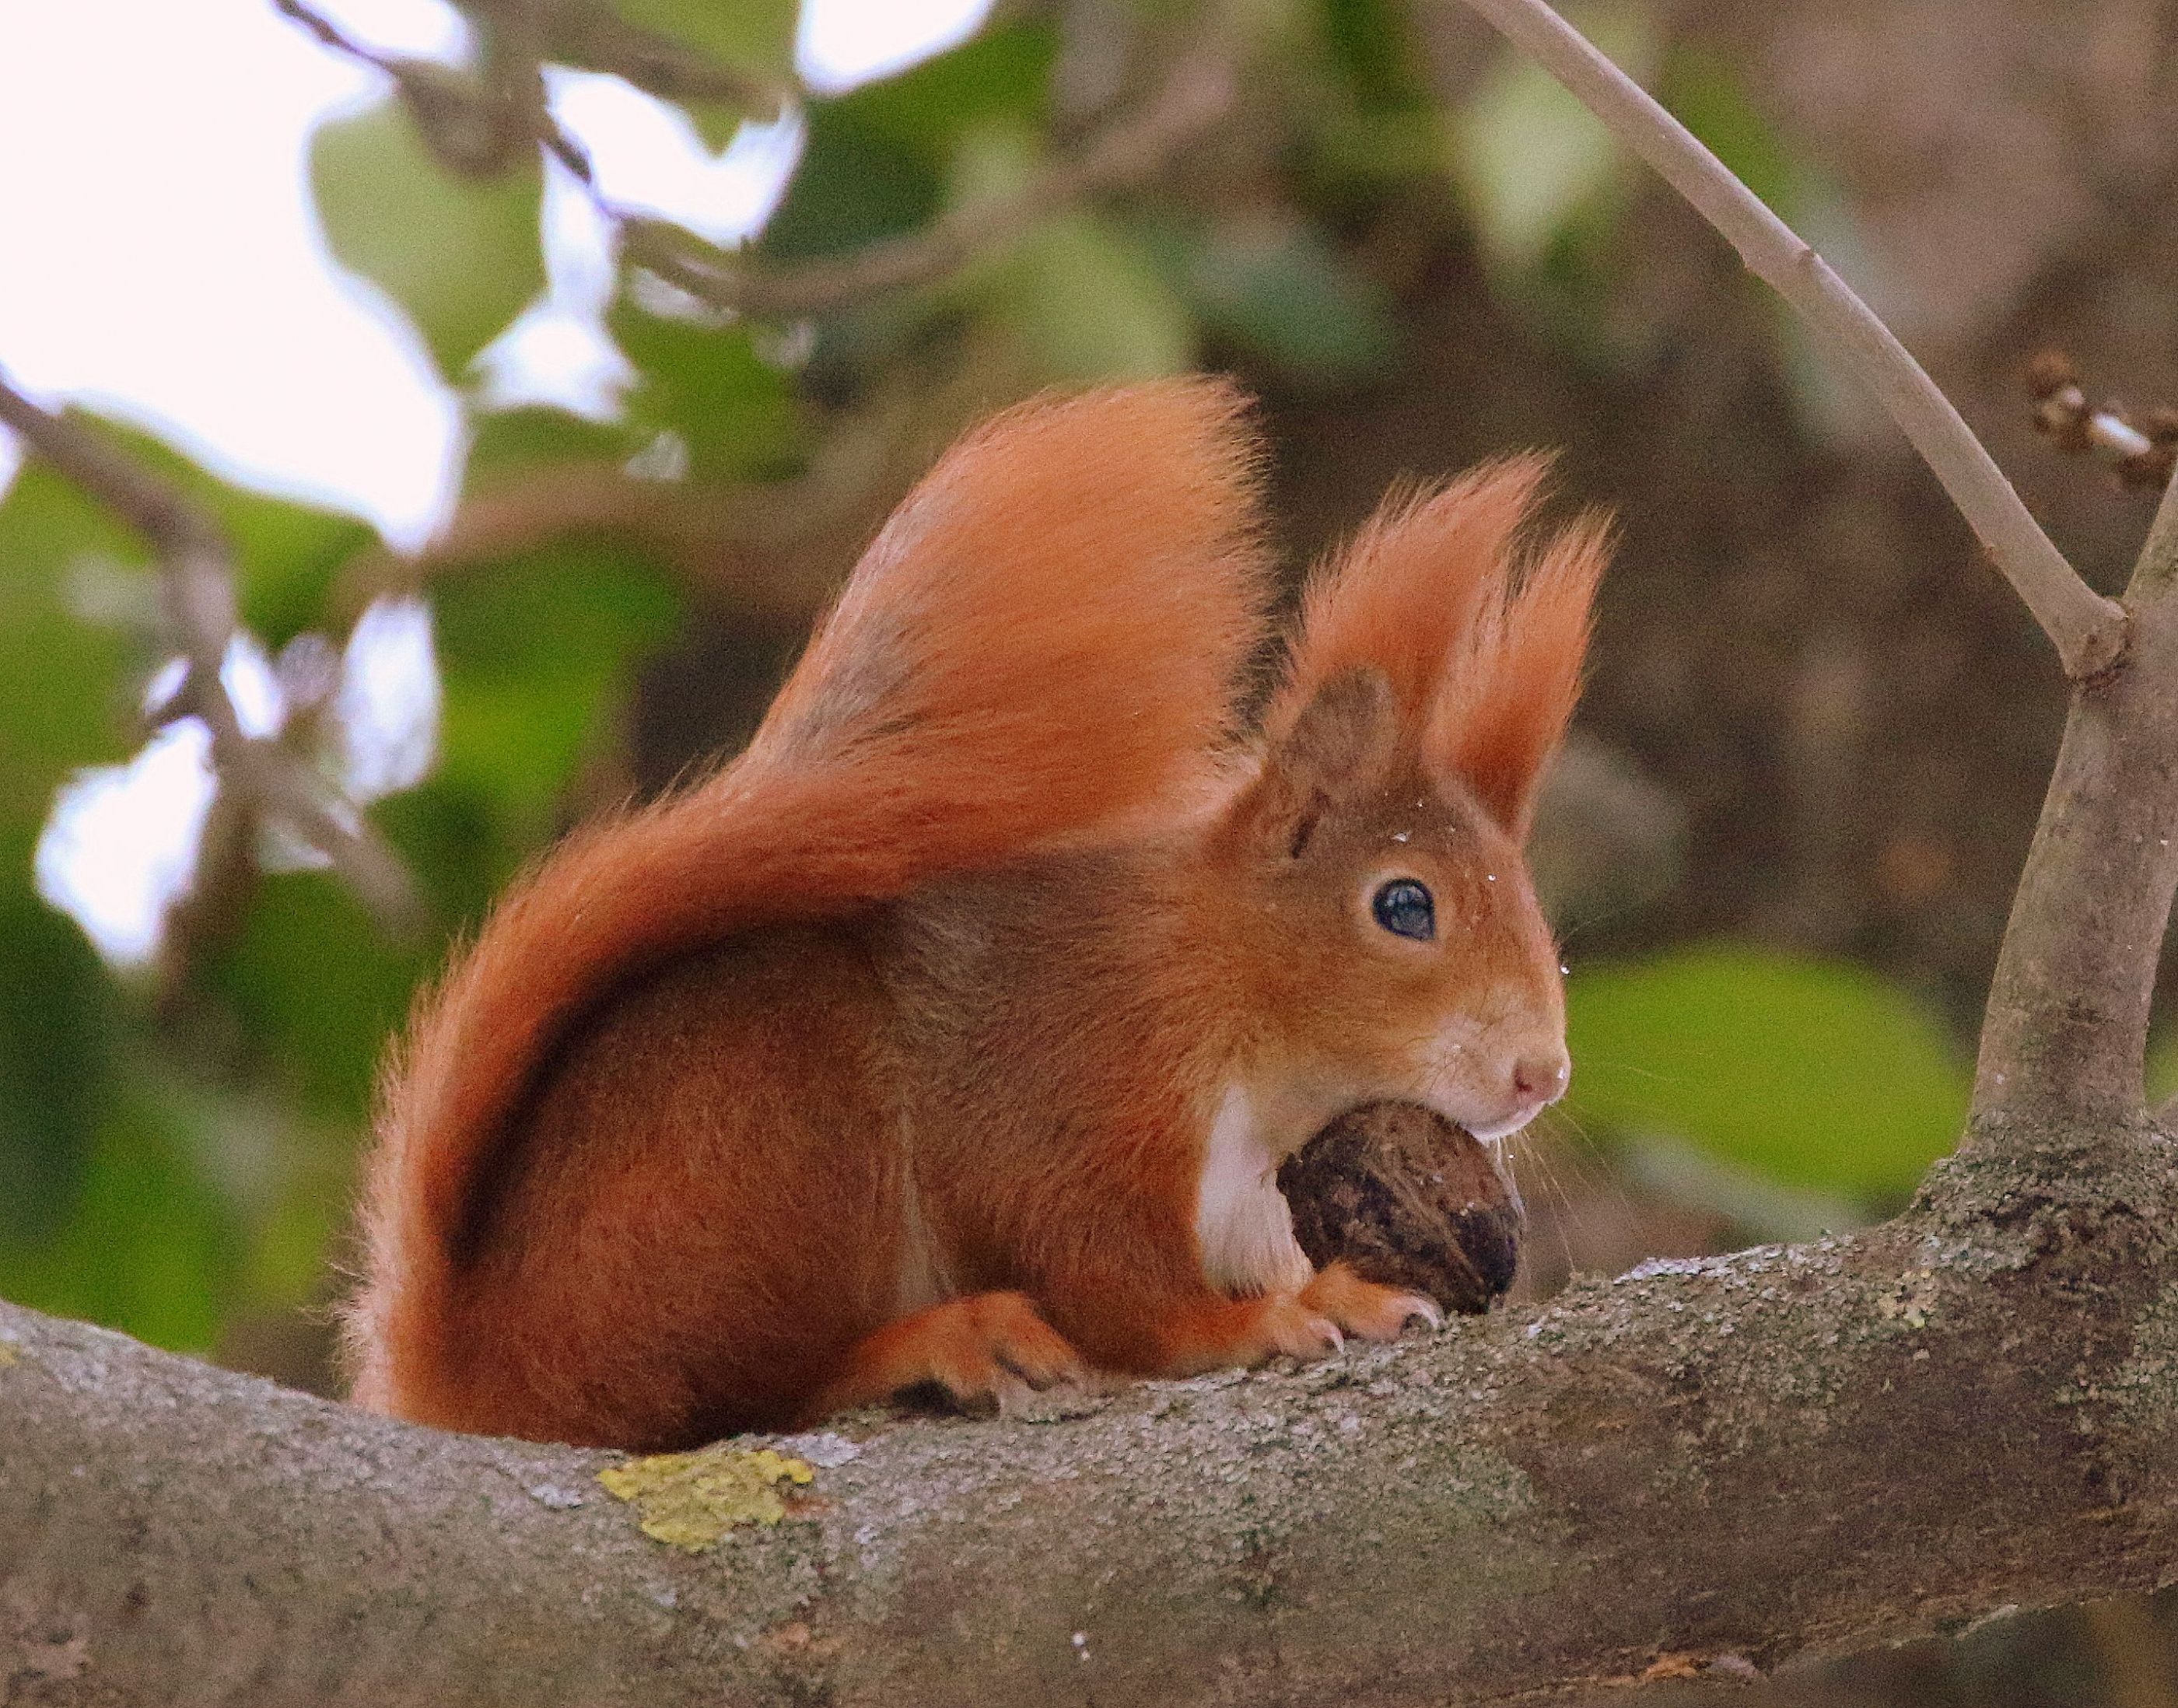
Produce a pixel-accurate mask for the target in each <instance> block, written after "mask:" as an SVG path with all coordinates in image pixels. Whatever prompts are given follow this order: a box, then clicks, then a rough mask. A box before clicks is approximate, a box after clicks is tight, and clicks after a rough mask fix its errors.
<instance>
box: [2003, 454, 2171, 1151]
mask: <svg viewBox="0 0 2178 1708" xmlns="http://www.w3.org/2000/svg"><path fill="white" fill-rule="evenodd" d="M2174 590H2178V481H2174V483H2173V484H2172V485H2170V486H2169V487H2167V488H2165V490H2164V495H2163V500H2162V502H2161V504H2160V506H2159V507H2158V509H2157V511H2156V513H2155V521H2154V523H2153V526H2152V527H2151V528H2150V529H2149V531H2148V541H2147V544H2146V545H2144V546H2143V547H2142V550H2141V554H2140V560H2139V562H2138V565H2137V567H2136V568H2135V569H2134V572H2133V575H2132V580H2131V584H2130V585H2129V586H2128V587H2127V588H2126V595H2125V605H2126V610H2128V611H2129V612H2130V621H2131V645H2130V648H2129V649H2128V651H2127V653H2126V658H2125V660H2124V663H2123V665H2122V667H2121V668H2119V669H2115V670H2111V671H2105V672H2104V673H2103V674H2102V675H2101V676H2097V677H2095V678H2093V679H2092V680H2090V681H2088V682H2082V683H2077V684H2075V686H2074V689H2073V694H2072V707H2071V714H2070V715H2069V716H2068V717H2067V718H2066V721H2065V738H2064V741H2063V743H2062V744H2061V745H2060V747H2059V749H2058V753H2057V763H2056V766H2055V770H2054V772H2053V774H2052V775H2051V777H2050V780H2049V794H2048V796H2047V797H2046V798H2045V799H2044V803H2043V808H2042V816H2041V819H2040V821H2039V823H2038V824H2037V825H2036V827H2035V832H2034V841H2033V846H2032V847H2031V848H2030V849H2029V850H2028V856H2027V865H2026V868H2025V870H2024V871H2023V872H2022V873H2021V876H2020V880H2019V892H2018V894H2017V896H2016V897H2015V898H2014V900H2013V902H2012V909H2011V922H2010V924H2009V925H2008V926H2007V927H2006V930H2005V934H2004V945H2003V948H2002V950H2000V953H1999V955H1998V956H1997V964H1996V974H1995V979H1994V981H1993V982H1992V983H1991V985H1990V988H1989V1012H1988V1015H1987V1017H1986V1019H1985V1020H1984V1023H1983V1027H1982V1040H1981V1052H1980V1057H1979V1060H1978V1065H1977V1068H1976V1072H1975V1081H1974V1109H1975V1114H1976V1118H1977V1119H1976V1125H1977V1134H1978V1142H1979V1143H1980V1144H1983V1145H1990V1144H1999V1143H2014V1142H2017V1141H2014V1140H2012V1139H2008V1138H2006V1137H2004V1136H2003V1135H2004V1134H2006V1132H2008V1131H2016V1132H2018V1133H2031V1132H2033V1131H2036V1130H2039V1129H2042V1128H2046V1127H2049V1126H2050V1125H2082V1124H2083V1125H2085V1126H2087V1127H2088V1128H2090V1129H2097V1128H2103V1127H2107V1126H2110V1125H2126V1124H2131V1123H2136V1122H2138V1121H2140V1120H2143V1119H2144V1118H2145V1111H2144V1109H2143V1105H2142V1095H2143V1093H2142V1062H2143V1059H2144V1058H2145V1056H2146V1054H2147V1048H2148V1021H2149V1018H2150V1011H2151V1009H2152V1007H2153V1002H2154V995H2155V981H2156V973H2157V971H2158V969H2159V966H2160V964H2161V960H2162V945H2163V939H2164V933H2165V931H2166V930H2167V929H2168V928H2169V924H2170V908H2171V902H2172V898H2173V896H2174V895H2178V694H2174V692H2173V691H2174V688H2178V594H2174Z"/></svg>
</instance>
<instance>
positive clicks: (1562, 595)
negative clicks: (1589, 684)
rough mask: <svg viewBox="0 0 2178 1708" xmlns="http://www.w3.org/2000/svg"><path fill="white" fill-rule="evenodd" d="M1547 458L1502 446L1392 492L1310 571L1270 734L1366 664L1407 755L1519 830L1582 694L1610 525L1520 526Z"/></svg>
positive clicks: (1519, 833) (1594, 521)
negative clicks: (1379, 680) (1423, 483)
mask: <svg viewBox="0 0 2178 1708" xmlns="http://www.w3.org/2000/svg"><path fill="white" fill-rule="evenodd" d="M1548 468H1549V461H1548V459H1547V458H1546V457H1540V456H1524V457H1508V458H1505V459H1504V460H1503V461H1502V462H1497V463H1486V464H1484V465H1483V466H1482V467H1481V468H1476V469H1474V470H1471V471H1470V472H1469V473H1468V474H1463V475H1462V476H1460V477H1459V478H1458V479H1457V480H1454V481H1453V482H1452V483H1451V484H1449V485H1447V486H1446V487H1444V488H1443V489H1442V490H1441V491H1437V492H1435V493H1425V494H1423V495H1420V496H1415V495H1407V496H1404V497H1401V498H1396V499H1393V500H1392V501H1387V503H1386V504H1385V506H1384V507H1383V508H1382V510H1380V511H1379V512H1377V513H1376V516H1375V517H1374V518H1372V519H1371V521H1370V522H1369V523H1368V524H1367V525H1366V526H1365V527H1364V528H1362V529H1361V531H1360V533H1359V534H1356V535H1354V539H1353V540H1352V542H1351V543H1350V544H1349V545H1348V546H1347V547H1346V549H1345V550H1343V551H1342V552H1341V553H1339V554H1338V557H1337V558H1336V559H1334V560H1333V561H1332V562H1331V563H1330V564H1329V565H1328V566H1327V567H1325V568H1324V569H1323V570H1322V571H1321V572H1318V573H1317V575H1316V577H1315V578H1314V579H1313V580H1312V581H1311V583H1310V586H1309V590H1308V595H1307V599H1306V600H1305V603H1304V605H1303V607H1302V616H1301V624H1300V632H1299V633H1298V635H1297V636H1296V637H1295V638H1294V643H1293V648H1292V655H1291V659H1290V660H1289V664H1288V666H1287V671H1286V681H1285V685H1284V687H1282V688H1281V689H1280V690H1279V692H1278V694H1277V695H1276V696H1275V697H1274V698H1272V702H1271V704H1270V707H1269V709H1268V710H1267V712H1266V714H1264V724H1265V727H1266V728H1267V730H1268V731H1270V734H1271V736H1272V739H1273V741H1275V740H1277V739H1278V738H1279V737H1280V736H1281V735H1282V734H1283V732H1285V731H1289V730H1291V729H1294V727H1295V720H1297V719H1298V718H1300V716H1302V715H1303V708H1305V707H1307V706H1309V705H1311V703H1313V699H1314V697H1315V696H1316V694H1317V693H1318V692H1319V691H1320V690H1322V688H1323V687H1325V686H1326V685H1327V684H1328V683H1329V682H1332V681H1333V680H1334V679H1336V678H1337V677H1338V675H1339V673H1340V672H1342V671H1352V670H1353V669H1354V668H1355V667H1356V666H1360V665H1370V666H1373V667H1374V668H1375V669H1376V671H1379V672H1380V673H1381V674H1382V676H1383V678H1384V680H1385V681H1386V682H1387V684H1388V685H1389V689H1390V693H1391V695H1392V699H1393V705H1394V707H1395V709H1396V710H1397V714H1398V726H1399V730H1400V731H1401V733H1402V734H1403V735H1404V738H1405V739H1406V740H1407V741H1408V742H1410V743H1411V744H1412V746H1413V749H1414V751H1415V757H1416V758H1419V759H1420V762H1421V763H1422V764H1424V765H1426V767H1427V768H1428V769H1430V770H1431V771H1432V772H1434V773H1435V774H1436V775H1438V776H1440V777H1442V778H1443V779H1445V780H1447V781H1457V782H1460V783H1464V784H1465V785H1466V786H1468V787H1469V789H1471V790H1472V791H1474V793H1475V797H1476V798H1477V799H1478V800H1479V801H1480V803H1481V805H1482V806H1483V807H1484V809H1485V810H1486V811H1487V812H1488V813H1490V814H1491V817H1492V818H1495V819H1496V820H1497V822H1498V823H1499V824H1501V825H1502V826H1503V827H1504V828H1505V829H1507V830H1508V832H1510V833H1511V834H1512V835H1514V836H1516V837H1524V836H1525V835H1527V832H1528V826H1529V821H1530V818H1532V817H1533V816H1534V812H1535V789H1536V786H1537V784H1538V782H1539V781H1540V778H1541V775H1542V772H1543V769H1544V767H1545V766H1546V764H1548V763H1549V761H1550V758H1551V754H1552V753H1554V752H1555V751H1556V750H1557V745H1558V742H1559V741H1560V740H1561V739H1562V737H1563V736H1564V734H1565V727H1566V722H1567V720H1568V719H1569V718H1570V717H1571V716H1572V715H1573V702H1574V701H1575V700H1576V699H1577V698H1579V693H1580V671H1581V661H1582V659H1583V657H1584V654H1585V653H1586V650H1587V646H1588V622H1589V607H1590V604H1591V603H1592V601H1593V599H1594V597H1595V583H1596V578H1597V577H1598V576H1599V575H1600V574H1601V572H1602V569H1603V564H1604V561H1605V559H1606V556H1608V553H1609V540H1610V528H1609V527H1608V526H1607V524H1606V523H1605V522H1604V521H1603V520H1602V519H1601V517H1596V516H1592V515H1591V516H1586V517H1581V518H1579V520H1577V521H1575V522H1574V523H1573V524H1572V525H1570V526H1569V527H1567V528H1563V529H1562V530H1560V531H1558V532H1557V533H1555V534H1548V535H1545V536H1542V537H1540V539H1538V537H1537V536H1536V535H1535V534H1531V533H1529V532H1527V526H1526V525H1527V523H1528V517H1529V513H1530V510H1531V509H1532V508H1533V506H1534V504H1535V496H1536V493H1537V490H1538V489H1539V488H1540V485H1541V484H1542V480H1543V477H1544V475H1545V474H1546V472H1547V471H1548Z"/></svg>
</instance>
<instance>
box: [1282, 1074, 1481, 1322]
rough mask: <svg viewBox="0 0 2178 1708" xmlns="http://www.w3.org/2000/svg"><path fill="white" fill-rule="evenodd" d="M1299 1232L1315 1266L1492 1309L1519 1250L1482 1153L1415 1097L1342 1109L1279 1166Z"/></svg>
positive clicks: (1452, 1306)
mask: <svg viewBox="0 0 2178 1708" xmlns="http://www.w3.org/2000/svg"><path fill="white" fill-rule="evenodd" d="M1278 1190H1279V1191H1281V1192H1283V1193H1284V1194H1285V1198H1286V1202H1287V1204H1288V1206H1289V1207H1290V1208H1291V1209H1292V1211H1293V1221H1294V1237H1295V1238H1297V1239H1298V1240H1300V1248H1301V1250H1302V1251H1305V1252H1306V1253H1307V1254H1308V1257H1309V1261H1310V1262H1312V1263H1314V1264H1315V1265H1316V1267H1318V1268H1322V1267H1323V1266H1324V1265H1326V1264H1327V1263H1329V1262H1333V1261H1334V1260H1335V1259H1338V1258H1342V1257H1343V1258H1344V1259H1345V1260H1346V1262H1348V1263H1349V1264H1351V1265H1352V1266H1353V1267H1354V1272H1355V1273H1357V1274H1359V1275H1360V1277H1361V1278H1363V1279H1364V1280H1365V1281H1375V1282H1378V1283H1380V1284H1382V1285H1384V1286H1387V1287H1398V1288H1402V1289H1407V1290H1409V1291H1411V1292H1415V1293H1426V1294H1427V1295H1429V1296H1430V1297H1431V1298H1432V1299H1434V1300H1436V1302H1437V1303H1438V1304H1439V1305H1440V1306H1442V1307H1443V1308H1444V1309H1445V1310H1447V1311H1467V1312H1470V1313H1471V1312H1478V1311H1487V1310H1488V1309H1489V1308H1490V1306H1491V1305H1492V1304H1493V1303H1494V1302H1496V1301H1497V1300H1498V1299H1500V1298H1502V1297H1503V1296H1504V1293H1505V1289H1507V1288H1508V1287H1510V1286H1511V1285H1512V1284H1513V1271H1514V1269H1515V1268H1517V1267H1519V1257H1520V1229H1521V1219H1522V1218H1521V1214H1520V1208H1519V1203H1518V1202H1517V1201H1516V1200H1515V1199H1514V1197H1513V1194H1512V1191H1511V1190H1510V1189H1509V1187H1508V1185H1507V1183H1506V1180H1505V1178H1504V1176H1503V1175H1502V1174H1501V1173H1500V1172H1499V1170H1498V1168H1497V1162H1496V1159H1495V1158H1493V1157H1492V1156H1491V1152H1490V1151H1489V1149H1488V1148H1487V1147H1486V1146H1485V1145H1483V1144H1482V1142H1481V1141H1480V1140H1478V1139H1476V1138H1475V1136H1473V1135H1472V1134H1470V1133H1469V1132H1468V1131H1467V1130H1466V1129H1465V1128H1464V1127H1459V1126H1455V1125H1453V1123H1452V1122H1450V1121H1448V1120H1445V1119H1444V1117H1443V1116H1442V1115H1440V1114H1437V1113H1436V1111H1435V1110H1433V1109H1425V1108H1423V1107H1422V1106H1421V1105H1420V1104H1419V1103H1364V1104H1362V1105H1361V1106H1360V1108H1358V1109H1349V1110H1348V1111H1347V1112H1346V1113H1345V1114H1343V1115H1341V1116H1339V1117H1338V1119H1337V1120H1334V1121H1333V1122H1332V1123H1331V1124H1330V1125H1328V1126H1327V1127H1325V1128H1324V1129H1323V1130H1322V1132H1320V1133H1318V1134H1317V1135H1316V1136H1315V1137H1314V1138H1312V1139H1311V1140H1310V1141H1308V1143H1306V1144H1305V1145H1304V1146H1302V1147H1301V1148H1300V1150H1299V1151H1297V1152H1294V1154H1293V1155H1292V1156H1290V1157H1289V1158H1286V1160H1285V1162H1284V1163H1283V1164H1281V1165H1280V1167H1279V1169H1278Z"/></svg>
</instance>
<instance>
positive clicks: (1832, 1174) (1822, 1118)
mask: <svg viewBox="0 0 2178 1708" xmlns="http://www.w3.org/2000/svg"><path fill="white" fill-rule="evenodd" d="M1567 1006H1568V1016H1567V1032H1568V1044H1569V1045H1570V1047H1571V1049H1572V1052H1573V1060H1574V1062H1575V1063H1576V1064H1577V1065H1578V1073H1577V1076H1576V1078H1575V1081H1574V1085H1573V1090H1572V1092H1571V1094H1570V1097H1569V1100H1568V1101H1569V1103H1570V1106H1571V1111H1572V1113H1573V1114H1574V1115H1575V1116H1576V1117H1577V1118H1579V1119H1582V1120H1593V1121H1595V1122H1596V1123H1597V1124H1599V1125H1601V1126H1603V1127H1605V1128H1606V1129H1608V1130H1613V1131H1616V1132H1618V1133H1621V1134H1625V1135H1631V1136H1643V1135H1653V1136H1665V1137H1669V1138H1676V1139H1680V1140H1685V1141H1692V1142H1693V1143H1694V1144H1696V1145H1698V1146H1699V1147H1701V1148H1702V1149H1703V1150H1705V1152H1708V1153H1709V1154H1710V1156H1711V1157H1713V1158H1716V1159H1717V1160H1718V1161H1720V1162H1722V1163H1727V1164H1731V1165H1733V1166H1736V1167H1737V1168H1739V1169H1744V1170H1747V1171H1749V1172H1751V1173H1753V1174H1757V1175H1759V1176H1763V1177H1766V1178H1767V1179H1769V1180H1773V1181H1776V1182H1777V1183H1779V1184H1780V1185H1784V1186H1787V1187H1795V1188H1800V1189H1803V1190H1806V1191H1814V1192H1819V1193H1821V1194H1823V1195H1825V1196H1831V1197H1836V1198H1842V1199H1845V1200H1847V1201H1849V1202H1856V1203H1858V1204H1859V1205H1861V1206H1863V1207H1865V1208H1869V1209H1874V1208H1880V1207H1887V1206H1889V1205H1891V1204H1895V1203H1896V1202H1897V1201H1899V1200H1900V1199H1902V1197H1903V1196H1905V1195H1906V1194H1907V1192H1909V1191H1912V1189H1913V1185H1915V1183H1916V1182H1917V1181H1918V1180H1919V1179H1920V1177H1921V1174H1922V1171H1923V1170H1924V1169H1926V1168H1927V1167H1928V1165H1929V1163H1932V1162H1934V1160H1935V1159H1936V1158H1938V1157H1940V1156H1942V1155H1943V1154H1944V1153H1945V1152H1947V1151H1949V1150H1950V1149H1951V1146H1952V1143H1953V1142H1954V1141H1956V1138H1957V1136H1958V1134H1959V1130H1960V1126H1961V1124H1962V1121H1963V1120H1964V1118H1965V1115H1966V1107H1967V1074H1966V1069H1965V1065H1964V1063H1963V1062H1962V1060H1961V1059H1959V1055H1958V1052H1957V1049H1956V1045H1955V1043H1954V1042H1953V1040H1952V1039H1951V1037H1950V1036H1949V1035H1948V1034H1947V1033H1946V1032H1945V1030H1944V1028H1943V1027H1942V1026H1940V1024H1939V1023H1938V1021H1936V1019H1935V1017H1934V1015H1931V1014H1930V1013H1929V1012H1927V1011H1925V1010H1924V1009H1923V1008H1922V1007H1921V1006H1920V1005H1918V1004H1917V1003H1916V1002H1914V1001H1913V999H1911V998H1910V997H1908V996H1907V994H1905V993H1904V992H1902V991H1901V990H1899V989H1897V988H1895V987H1893V986H1891V985H1890V984H1887V983H1885V982H1884V981H1883V980H1882V979H1880V978H1878V977H1876V976H1875V975H1874V974H1873V973H1870V972H1864V971H1863V970H1861V969H1859V968H1858V967H1853V966H1846V965H1842V964H1840V963H1837V962H1833V961H1817V960H1813V959H1809V958H1808V957H1804V956H1796V955H1782V954H1779V953H1776V952H1774V951H1769V950H1758V949H1754V948H1748V947H1743V946H1737V945H1711V946H1703V947H1697V948H1690V949H1683V950H1673V951H1671V952H1668V953H1666V954H1662V955H1655V956H1653V957H1650V958H1649V959H1647V960H1645V961H1639V962H1637V963H1633V964H1631V965H1626V966H1608V965H1606V966H1595V967H1592V968H1584V969H1583V970H1582V971H1581V972H1579V974H1577V975H1576V976H1575V977H1573V979H1572V980H1571V981H1570V982H1569V983H1568V987H1567Z"/></svg>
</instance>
